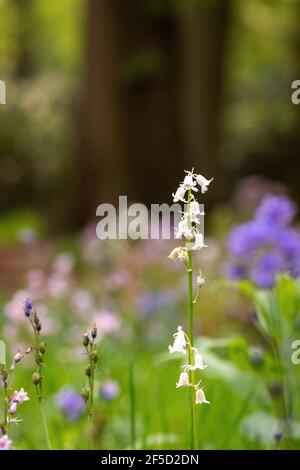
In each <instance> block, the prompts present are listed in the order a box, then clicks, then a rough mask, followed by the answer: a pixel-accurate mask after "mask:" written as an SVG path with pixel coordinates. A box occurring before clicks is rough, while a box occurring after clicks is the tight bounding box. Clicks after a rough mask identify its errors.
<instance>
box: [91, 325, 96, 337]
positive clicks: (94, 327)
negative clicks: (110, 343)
mask: <svg viewBox="0 0 300 470" xmlns="http://www.w3.org/2000/svg"><path fill="white" fill-rule="evenodd" d="M91 337H92V338H93V339H96V338H97V327H96V325H95V324H94V325H93V328H92V329H91Z"/></svg>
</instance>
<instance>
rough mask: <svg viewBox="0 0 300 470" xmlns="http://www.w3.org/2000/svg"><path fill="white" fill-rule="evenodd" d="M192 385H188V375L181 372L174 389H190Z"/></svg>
mask: <svg viewBox="0 0 300 470" xmlns="http://www.w3.org/2000/svg"><path fill="white" fill-rule="evenodd" d="M191 386H192V384H190V379H189V374H188V373H187V372H181V374H180V376H179V381H178V383H177V384H176V388H178V387H191Z"/></svg>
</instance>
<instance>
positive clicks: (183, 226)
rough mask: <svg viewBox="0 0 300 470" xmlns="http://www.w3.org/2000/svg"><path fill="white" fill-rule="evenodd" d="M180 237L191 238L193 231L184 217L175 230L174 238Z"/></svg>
mask: <svg viewBox="0 0 300 470" xmlns="http://www.w3.org/2000/svg"><path fill="white" fill-rule="evenodd" d="M181 237H185V238H187V239H188V240H190V239H191V238H193V231H192V229H191V227H189V224H188V222H187V220H186V219H185V218H184V219H182V220H181V221H180V222H179V224H178V229H177V230H176V231H175V238H181Z"/></svg>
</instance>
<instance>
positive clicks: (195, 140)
mask: <svg viewBox="0 0 300 470" xmlns="http://www.w3.org/2000/svg"><path fill="white" fill-rule="evenodd" d="M228 20H229V1H228V0H222V1H219V2H210V1H209V2H208V1H196V2H193V3H192V4H191V5H189V6H186V8H185V9H184V10H183V11H182V14H181V15H180V16H179V31H180V32H179V46H180V50H181V54H180V57H181V66H180V72H181V73H180V90H181V114H180V118H181V120H180V123H181V128H182V134H183V135H182V142H183V147H182V152H183V153H184V161H185V165H186V166H187V167H188V168H191V167H193V166H195V167H196V168H197V170H199V171H203V173H204V174H205V175H206V176H207V177H211V176H215V177H216V176H217V173H218V171H219V165H218V161H217V155H218V150H219V145H220V139H219V137H220V122H221V111H222V106H221V105H222V91H223V83H224V81H223V80H224V59H225V56H226V52H225V50H226V33H227V29H228Z"/></svg>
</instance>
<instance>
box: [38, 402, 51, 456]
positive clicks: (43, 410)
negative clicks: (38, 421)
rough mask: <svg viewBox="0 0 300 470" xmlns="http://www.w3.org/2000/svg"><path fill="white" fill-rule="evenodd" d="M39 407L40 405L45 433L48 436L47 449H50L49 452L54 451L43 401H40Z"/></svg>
mask: <svg viewBox="0 0 300 470" xmlns="http://www.w3.org/2000/svg"><path fill="white" fill-rule="evenodd" d="M39 405H40V410H41V416H42V422H43V428H44V433H45V436H46V442H47V447H48V450H52V446H51V441H50V436H49V431H48V424H47V419H46V413H45V409H44V405H43V402H42V400H41V399H39Z"/></svg>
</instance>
